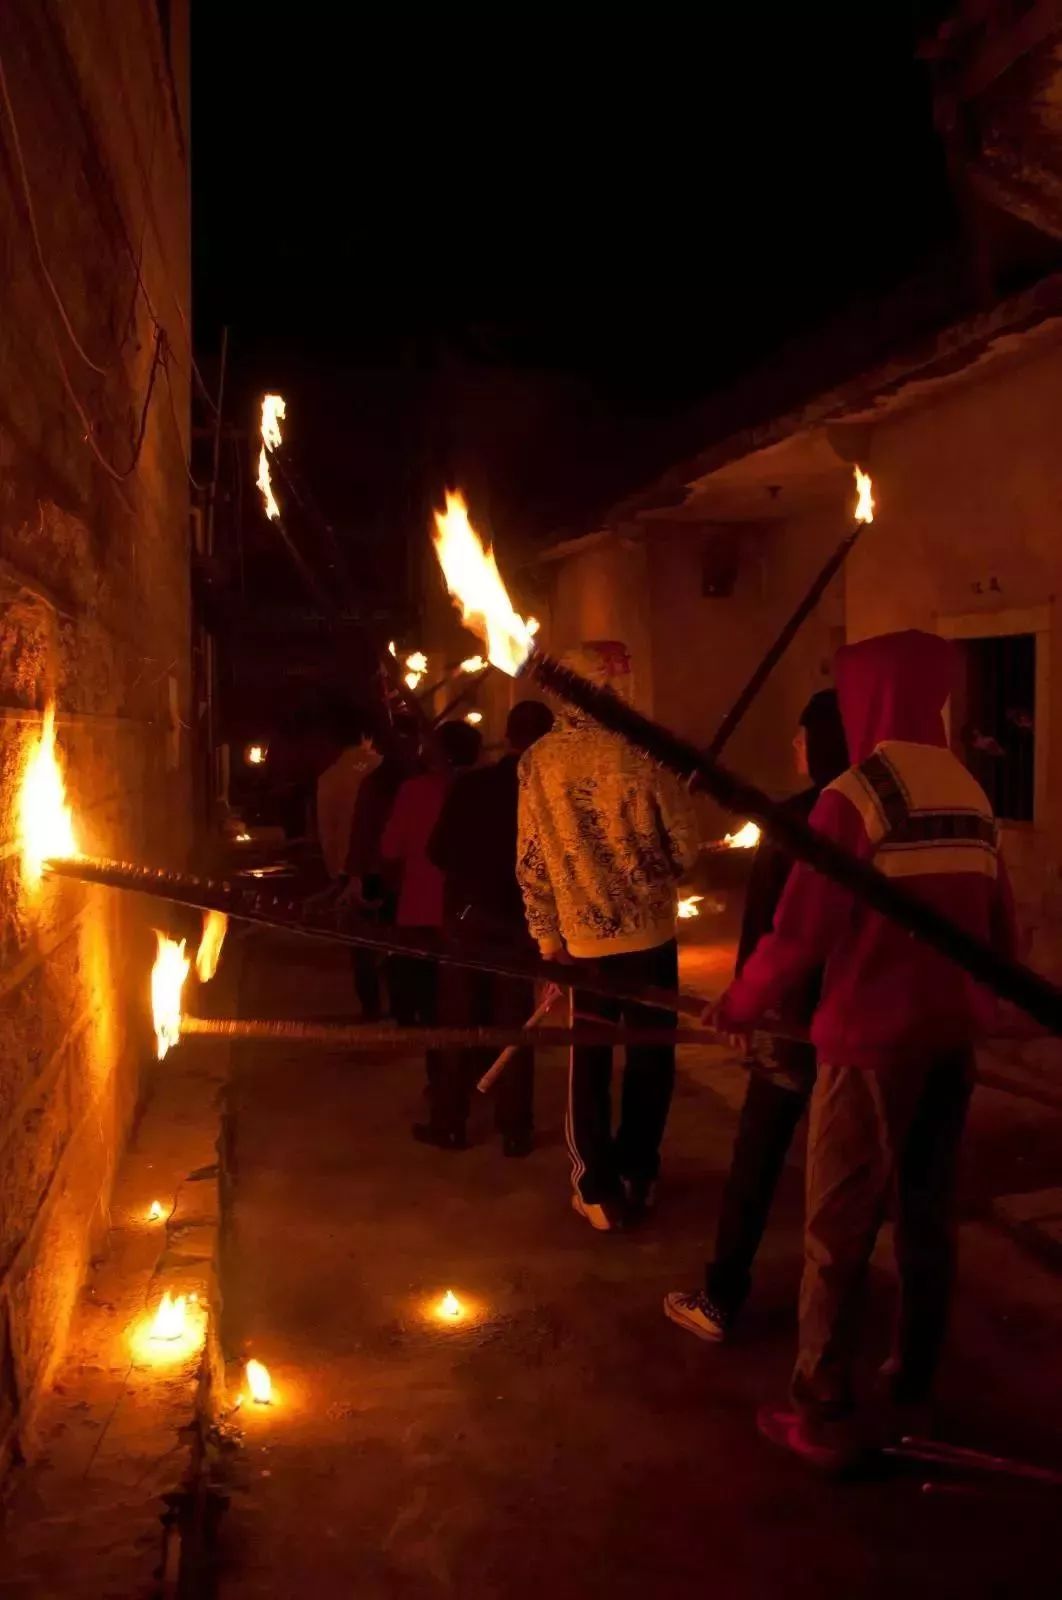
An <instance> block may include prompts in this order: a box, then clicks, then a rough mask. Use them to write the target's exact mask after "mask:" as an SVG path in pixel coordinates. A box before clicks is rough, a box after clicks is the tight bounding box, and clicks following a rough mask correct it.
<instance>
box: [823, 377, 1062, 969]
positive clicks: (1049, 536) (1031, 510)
mask: <svg viewBox="0 0 1062 1600" xmlns="http://www.w3.org/2000/svg"><path fill="white" fill-rule="evenodd" d="M1060 415H1062V352H1054V353H1048V354H1046V355H1043V356H1040V357H1038V358H1037V359H1035V360H1030V361H1029V362H1027V363H1025V364H1023V365H1021V366H1015V367H1011V368H1010V369H1009V370H1006V371H1004V372H1000V373H997V374H995V375H992V376H988V377H986V378H985V379H983V380H982V381H981V382H978V383H975V384H971V385H970V386H969V387H968V388H966V389H962V390H957V391H955V392H954V393H952V394H951V395H949V396H947V397H944V398H938V399H936V400H935V401H933V402H932V403H927V404H926V405H924V406H922V407H920V408H919V409H916V410H912V411H910V412H907V413H905V414H903V415H900V416H898V417H897V418H896V419H895V420H893V421H890V422H886V423H883V424H881V425H880V426H879V427H878V428H876V429H875V432H874V436H873V443H872V456H871V460H872V464H873V471H874V477H875V483H876V485H877V487H878V500H879V508H880V520H879V522H878V523H877V525H876V528H875V530H874V533H875V536H874V537H867V538H865V539H864V540H863V541H862V543H861V545H860V547H859V548H858V549H857V551H856V553H855V555H854V556H853V557H852V560H851V562H850V563H849V574H848V627H849V634H850V637H852V638H856V639H858V638H865V637H867V636H868V635H872V634H877V633H883V632H886V631H888V630H889V629H891V628H909V627H921V628H928V629H930V630H933V631H935V630H936V629H937V628H938V627H943V628H944V629H945V631H946V629H947V619H948V618H951V617H963V616H969V615H972V614H979V615H984V616H992V615H993V614H995V613H998V612H1004V611H1007V612H1009V611H1013V612H1019V613H1020V612H1022V611H1027V610H1029V609H1031V608H1039V607H1045V606H1046V607H1048V608H1049V609H1050V616H1051V620H1052V627H1051V628H1050V630H1049V631H1048V633H1047V635H1046V644H1047V648H1048V650H1049V661H1050V677H1049V682H1048V685H1047V691H1048V692H1047V696H1046V701H1047V703H1046V704H1038V706H1037V736H1038V738H1042V739H1044V740H1045V741H1046V745H1047V758H1048V759H1047V773H1046V803H1045V804H1044V806H1043V807H1042V809H1041V810H1040V811H1039V812H1038V814H1037V818H1036V823H1035V825H1034V826H1031V827H1022V826H1014V827H1011V828H1008V829H1007V833H1006V848H1007V854H1008V858H1009V860H1010V861H1011V865H1012V869H1013V872H1014V876H1015V887H1016V890H1017V893H1018V897H1019V901H1020V904H1021V906H1022V909H1023V913H1024V918H1025V921H1026V923H1027V924H1028V925H1029V926H1030V927H1032V928H1033V930H1034V932H1035V933H1036V936H1037V937H1036V942H1035V943H1034V952H1033V953H1034V956H1035V957H1036V958H1037V959H1038V960H1040V961H1043V962H1044V963H1045V964H1047V965H1050V966H1052V967H1053V968H1059V967H1060V966H1062V939H1060V938H1059V934H1058V931H1057V930H1058V928H1059V926H1060V925H1062V646H1060V643H1059V640H1058V639H1057V636H1056V634H1055V629H1054V626H1053V618H1054V614H1055V597H1056V595H1057V594H1058V593H1059V590H1060V588H1062V538H1060V524H1062V452H1060V451H1059V446H1058V417H1059V416H1060ZM878 535H880V536H878Z"/></svg>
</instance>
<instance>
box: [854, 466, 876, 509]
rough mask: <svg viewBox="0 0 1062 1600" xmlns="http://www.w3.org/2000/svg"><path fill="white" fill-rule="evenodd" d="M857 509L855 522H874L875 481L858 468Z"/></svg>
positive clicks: (856, 477) (856, 470) (856, 475)
mask: <svg viewBox="0 0 1062 1600" xmlns="http://www.w3.org/2000/svg"><path fill="white" fill-rule="evenodd" d="M854 471H855V481H856V508H855V520H856V521H857V522H873V521H874V481H873V479H872V478H871V476H870V474H869V472H864V471H863V469H862V468H861V467H856V468H855V469H854Z"/></svg>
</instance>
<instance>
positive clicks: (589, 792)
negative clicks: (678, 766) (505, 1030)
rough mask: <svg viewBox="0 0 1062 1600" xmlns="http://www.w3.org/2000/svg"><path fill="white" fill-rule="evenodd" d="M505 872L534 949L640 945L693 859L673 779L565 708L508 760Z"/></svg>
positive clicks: (669, 911)
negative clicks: (511, 806)
mask: <svg viewBox="0 0 1062 1600" xmlns="http://www.w3.org/2000/svg"><path fill="white" fill-rule="evenodd" d="M519 773H520V811H519V838H518V843H517V855H516V875H517V877H518V879H519V881H520V888H521V890H522V891H523V896H524V907H525V910H526V912H527V925H528V927H529V928H530V930H531V934H532V937H533V938H534V939H536V940H537V942H538V946H539V949H540V950H541V951H542V954H543V955H544V956H549V955H553V954H555V953H556V952H557V951H558V950H559V949H560V947H561V942H562V940H563V942H564V944H565V945H567V947H568V950H569V952H570V953H571V954H572V955H573V956H579V957H582V958H593V957H596V956H610V955H621V954H623V953H625V952H629V951H634V950H652V949H654V948H655V947H656V946H657V945H661V944H664V943H666V941H667V940H668V939H671V938H673V937H674V933H675V909H676V894H675V890H676V886H677V885H678V883H679V881H680V879H681V878H682V877H684V875H685V874H686V873H687V872H688V871H689V869H690V867H692V865H693V863H694V862H695V861H696V859H697V853H698V849H699V842H698V837H697V819H696V815H695V812H694V809H693V804H692V802H691V800H690V798H689V796H688V794H687V793H686V791H685V790H684V789H683V788H682V786H681V784H679V783H678V782H677V781H676V780H675V779H673V778H672V777H670V776H669V775H668V774H667V773H665V772H662V771H661V770H660V769H659V768H658V767H656V766H654V765H653V763H652V762H650V761H649V760H648V759H647V758H646V757H645V756H642V755H639V754H638V752H637V751H635V750H632V749H631V747H630V746H629V745H628V744H626V743H625V742H624V740H622V739H619V738H617V737H616V735H615V734H611V733H608V732H606V730H605V729H604V728H602V727H601V726H600V725H599V724H598V723H596V722H594V721H592V720H591V719H590V718H589V717H585V716H583V715H582V714H581V713H578V712H570V713H568V714H567V715H566V716H565V717H564V718H563V719H561V720H558V724H557V726H556V728H555V729H554V731H553V732H552V733H548V734H547V735H546V737H545V738H544V739H540V740H539V741H538V743H537V744H535V745H533V746H532V747H531V749H530V750H528V751H527V752H526V753H525V754H524V755H523V757H522V758H521V761H520V768H519Z"/></svg>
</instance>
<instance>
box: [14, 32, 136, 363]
mask: <svg viewBox="0 0 1062 1600" xmlns="http://www.w3.org/2000/svg"><path fill="white" fill-rule="evenodd" d="M0 98H2V99H3V102H4V109H5V110H6V112H7V120H8V122H9V123H10V125H11V147H12V149H13V150H14V152H15V165H16V166H17V168H18V175H19V181H20V183H21V187H22V198H23V200H24V202H25V206H26V215H27V217H28V218H29V225H30V233H31V234H32V236H33V247H34V249H35V251H36V253H37V265H38V266H39V267H40V269H41V276H42V277H43V278H44V281H45V283H46V284H47V286H48V288H49V290H50V292H51V296H52V299H53V300H54V301H55V306H56V310H57V311H58V313H59V316H60V318H61V320H62V324H63V327H64V328H65V329H66V332H67V336H68V337H69V339H70V343H71V344H72V345H73V347H74V349H75V350H76V351H77V353H78V355H79V356H80V357H81V359H82V361H83V362H84V363H85V365H86V366H87V367H91V369H92V371H93V372H98V373H99V374H100V375H101V376H103V377H106V375H107V374H108V373H109V372H112V371H113V370H114V369H113V367H101V366H100V365H99V363H98V362H96V361H93V359H92V357H91V356H90V355H89V354H88V352H87V351H86V349H85V347H84V346H83V345H82V343H81V341H80V339H79V338H78V336H77V334H76V333H75V332H74V327H73V323H72V322H71V321H70V317H69V315H68V313H67V309H66V306H65V305H64V303H63V297H62V295H61V294H60V293H59V290H58V289H57V288H56V284H55V279H54V278H53V277H52V275H51V273H50V272H49V271H48V263H47V262H46V261H45V259H44V250H43V248H42V246H41V236H40V232H39V230H38V227H37V211H36V207H35V206H34V204H33V193H32V191H31V189H30V182H29V174H28V173H27V171H26V162H25V159H24V158H23V154H22V140H21V139H20V138H19V132H18V123H17V121H16V120H15V108H14V106H13V105H12V104H11V95H10V93H9V92H8V87H7V73H6V72H5V71H4V60H3V56H2V55H0Z"/></svg>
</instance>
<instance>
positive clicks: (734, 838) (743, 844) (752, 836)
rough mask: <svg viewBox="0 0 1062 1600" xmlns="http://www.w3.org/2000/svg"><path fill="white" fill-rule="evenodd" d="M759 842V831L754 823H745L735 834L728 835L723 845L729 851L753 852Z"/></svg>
mask: <svg viewBox="0 0 1062 1600" xmlns="http://www.w3.org/2000/svg"><path fill="white" fill-rule="evenodd" d="M759 842H760V830H759V828H758V827H757V826H756V824H755V823H754V822H746V823H745V824H744V826H743V827H740V828H739V829H738V831H737V833H728V834H727V836H726V838H725V839H724V840H723V843H724V844H725V845H726V846H727V848H728V849H730V850H754V849H755V848H756V846H757V845H758V844H759Z"/></svg>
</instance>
